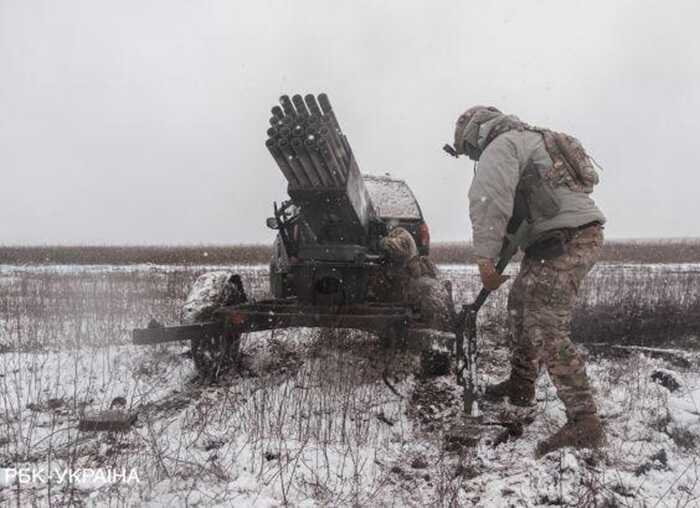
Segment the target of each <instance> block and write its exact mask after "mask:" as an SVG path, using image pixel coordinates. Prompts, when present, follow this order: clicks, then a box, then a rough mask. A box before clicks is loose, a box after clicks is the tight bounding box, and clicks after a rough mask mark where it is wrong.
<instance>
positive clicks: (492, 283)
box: [476, 258, 509, 291]
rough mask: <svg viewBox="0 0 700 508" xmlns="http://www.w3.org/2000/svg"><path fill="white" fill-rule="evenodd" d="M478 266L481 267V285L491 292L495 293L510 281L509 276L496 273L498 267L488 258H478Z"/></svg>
mask: <svg viewBox="0 0 700 508" xmlns="http://www.w3.org/2000/svg"><path fill="white" fill-rule="evenodd" d="M476 264H477V265H478V266H479V275H480V276H481V283H482V284H483V285H484V287H485V288H486V289H488V290H489V291H495V290H496V289H498V288H499V287H501V284H503V283H504V282H505V281H507V280H508V279H509V277H508V276H507V275H501V274H500V273H498V272H497V271H496V265H494V264H493V260H491V259H488V258H477V260H476Z"/></svg>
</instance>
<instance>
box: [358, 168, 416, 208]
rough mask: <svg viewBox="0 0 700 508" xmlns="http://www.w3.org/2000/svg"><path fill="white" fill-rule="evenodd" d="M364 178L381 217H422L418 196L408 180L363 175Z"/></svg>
mask: <svg viewBox="0 0 700 508" xmlns="http://www.w3.org/2000/svg"><path fill="white" fill-rule="evenodd" d="M363 178H364V181H365V186H366V187H367V192H369V197H370V199H371V200H372V204H373V205H374V209H375V211H376V212H377V214H379V216H380V217H385V218H386V217H390V218H393V219H421V213H420V208H419V207H418V203H417V202H416V198H415V196H414V195H413V192H411V189H410V187H409V186H408V185H407V184H406V182H404V181H403V180H395V179H393V178H390V177H384V176H372V175H363Z"/></svg>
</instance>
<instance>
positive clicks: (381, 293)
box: [370, 227, 454, 330]
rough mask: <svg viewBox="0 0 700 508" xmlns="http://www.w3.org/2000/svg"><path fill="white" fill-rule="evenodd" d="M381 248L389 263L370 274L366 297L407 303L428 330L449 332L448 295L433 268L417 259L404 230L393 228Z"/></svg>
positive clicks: (450, 308)
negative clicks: (371, 296)
mask: <svg viewBox="0 0 700 508" xmlns="http://www.w3.org/2000/svg"><path fill="white" fill-rule="evenodd" d="M381 247H382V249H383V250H384V252H386V256H387V259H388V261H389V262H388V263H387V264H386V265H384V266H383V267H382V269H381V270H380V271H377V272H374V273H373V274H371V277H370V293H371V294H373V295H374V296H375V297H376V298H378V299H379V300H381V301H394V302H403V303H411V304H413V305H414V306H415V307H416V308H417V309H418V311H419V312H420V314H421V321H423V322H424V323H425V324H426V326H428V327H429V328H434V329H437V330H452V314H453V312H454V305H453V303H452V295H451V294H450V292H449V291H448V290H447V288H446V287H445V286H444V284H442V283H441V282H440V281H439V280H438V269H437V267H436V266H435V264H434V263H433V262H432V261H431V260H430V259H429V258H428V257H427V256H419V255H418V248H417V246H416V242H415V240H414V239H413V236H411V234H410V233H409V232H408V231H407V230H406V229H404V228H401V227H397V228H394V229H392V230H391V231H390V232H389V234H388V235H387V236H385V237H384V238H383V239H382V241H381Z"/></svg>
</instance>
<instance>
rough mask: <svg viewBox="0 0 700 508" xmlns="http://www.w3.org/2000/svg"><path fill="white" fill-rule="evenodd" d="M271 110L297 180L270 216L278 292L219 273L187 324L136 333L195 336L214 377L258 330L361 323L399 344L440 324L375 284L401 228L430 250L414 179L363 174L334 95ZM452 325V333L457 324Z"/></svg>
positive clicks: (278, 153) (289, 172) (275, 133)
mask: <svg viewBox="0 0 700 508" xmlns="http://www.w3.org/2000/svg"><path fill="white" fill-rule="evenodd" d="M271 111H272V117H271V118H270V125H271V126H270V127H269V129H268V130H267V134H268V139H267V141H266V147H267V148H268V150H269V151H270V154H271V155H272V157H273V159H274V160H275V162H276V163H277V165H278V166H279V169H280V170H281V172H282V174H283V175H284V176H285V178H286V180H287V182H288V184H289V185H288V188H287V192H288V194H289V199H288V200H285V201H284V202H282V203H281V204H280V205H279V206H278V205H277V203H275V204H274V216H273V217H270V218H268V220H267V226H268V227H269V228H272V229H274V230H276V231H277V237H276V239H275V241H274V244H273V253H272V259H271V262H270V274H269V282H270V293H271V296H272V298H270V299H265V300H259V301H253V300H249V299H248V297H247V295H246V294H245V291H244V288H243V284H242V281H241V278H240V276H239V275H237V274H234V273H231V272H212V273H209V274H204V275H202V276H201V277H200V278H199V279H198V280H197V281H196V282H195V284H194V286H193V289H192V291H191V292H190V295H189V296H188V299H187V303H186V304H185V307H184V310H183V323H182V324H180V325H177V326H161V325H159V324H157V323H154V322H153V325H151V326H149V327H147V328H142V329H136V330H134V331H133V341H134V343H136V344H157V343H163V342H171V341H181V340H190V341H191V345H192V357H193V360H194V362H195V366H196V367H197V369H198V371H199V373H200V374H201V375H202V376H204V377H214V376H216V375H217V374H218V373H219V372H221V371H222V370H223V369H224V368H226V367H227V366H230V365H232V364H235V361H236V359H237V357H238V351H239V347H240V338H241V335H242V334H244V333H248V332H255V331H263V330H270V329H280V328H291V327H324V328H352V329H359V330H364V331H367V332H370V333H373V334H376V335H378V336H379V337H380V338H382V339H384V340H386V341H394V340H395V339H397V338H400V337H405V336H406V334H407V333H408V332H409V331H410V330H419V329H426V328H430V327H429V326H428V324H427V323H426V322H425V320H424V319H423V316H421V313H420V310H419V309H417V308H416V306H415V305H414V304H413V303H411V302H407V301H406V299H402V298H400V297H397V296H396V295H395V294H392V293H391V292H390V291H389V292H386V291H384V292H382V291H373V284H372V281H373V280H375V278H377V277H378V276H380V275H381V274H382V272H383V271H385V270H386V268H387V264H388V262H389V260H388V259H387V256H386V253H385V252H384V251H383V250H382V247H381V240H382V238H384V237H385V236H386V235H387V234H388V233H389V231H391V230H392V229H393V228H396V227H402V228H404V229H405V230H407V231H408V232H409V233H410V234H411V236H412V237H413V240H414V241H415V244H416V247H417V253H418V254H420V255H427V254H428V252H429V248H430V236H429V230H428V226H427V224H426V223H425V221H424V218H423V215H422V212H421V209H420V206H419V205H418V202H417V201H416V199H415V196H414V195H413V193H412V192H411V190H410V188H409V187H408V185H406V183H405V182H403V181H401V180H397V179H393V178H391V177H388V176H380V177H376V176H368V175H363V174H362V173H361V172H360V169H359V167H358V164H357V161H356V160H355V156H354V154H353V152H352V149H351V147H350V144H349V143H348V140H347V138H346V136H345V134H343V132H342V130H341V129H340V126H339V124H338V121H337V119H336V117H335V113H334V111H333V109H332V107H331V104H330V102H329V100H328V97H327V96H326V95H325V94H320V95H319V96H318V97H315V96H313V95H311V94H309V95H307V96H305V97H304V98H302V97H301V96H300V95H295V96H294V97H292V98H291V99H290V98H289V97H288V96H282V97H281V98H280V105H279V106H275V107H273V108H272V110H271ZM449 299H450V305H449V307H450V309H449V313H450V315H451V316H453V317H454V306H453V305H452V303H451V295H450V297H449ZM446 328H447V330H445V331H452V322H450V325H449V326H447V327H446Z"/></svg>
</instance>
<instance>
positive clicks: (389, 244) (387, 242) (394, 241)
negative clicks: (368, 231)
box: [381, 228, 418, 266]
mask: <svg viewBox="0 0 700 508" xmlns="http://www.w3.org/2000/svg"><path fill="white" fill-rule="evenodd" d="M381 248H382V250H384V252H386V255H387V257H388V258H389V260H391V262H392V263H396V264H399V265H401V266H405V265H406V264H407V263H408V262H409V261H410V260H411V259H412V258H414V257H415V256H417V255H418V247H417V246H416V241H415V240H414V239H413V237H412V236H411V233H409V232H408V231H407V230H406V229H404V228H394V229H392V230H391V231H389V234H388V235H386V236H385V237H384V238H382V241H381Z"/></svg>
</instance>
